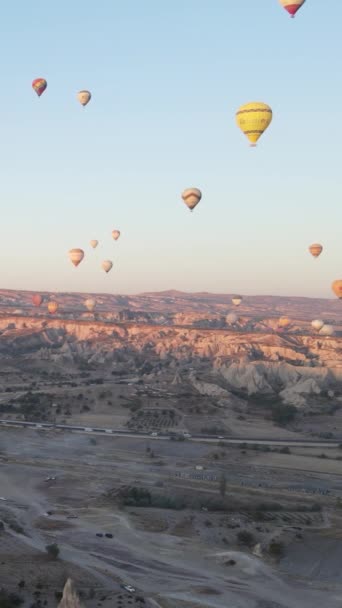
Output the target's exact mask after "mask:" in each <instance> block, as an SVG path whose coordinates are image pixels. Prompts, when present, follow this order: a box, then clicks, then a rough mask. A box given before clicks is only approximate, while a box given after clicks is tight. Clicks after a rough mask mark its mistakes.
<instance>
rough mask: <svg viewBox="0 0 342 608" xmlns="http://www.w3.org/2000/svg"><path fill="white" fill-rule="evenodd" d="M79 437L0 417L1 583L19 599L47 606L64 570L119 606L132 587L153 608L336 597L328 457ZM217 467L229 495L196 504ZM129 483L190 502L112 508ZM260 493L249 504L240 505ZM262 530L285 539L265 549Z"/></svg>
mask: <svg viewBox="0 0 342 608" xmlns="http://www.w3.org/2000/svg"><path fill="white" fill-rule="evenodd" d="M90 439H91V438H89V436H87V435H84V434H71V433H57V432H44V431H34V430H19V429H5V428H2V429H0V453H1V455H0V497H1V498H5V500H1V501H0V521H2V522H3V524H4V529H3V530H2V531H1V530H0V566H1V567H0V586H3V587H5V588H6V589H8V590H11V591H13V590H16V592H17V593H19V595H21V596H22V597H23V599H24V600H25V604H26V605H27V606H31V605H32V603H33V602H34V601H35V600H36V599H37V598H40V599H41V601H42V603H43V604H44V602H46V604H45V605H46V606H51V607H52V606H55V605H56V603H57V596H58V593H59V592H60V591H61V590H62V588H63V584H64V582H65V580H66V578H67V577H68V576H71V577H72V578H73V579H74V580H75V582H76V586H77V587H78V588H79V589H81V591H82V594H83V600H84V602H85V604H86V606H89V608H93V607H95V606H104V608H106V606H107V605H108V608H109V606H113V605H114V606H118V608H120V607H121V608H128V607H130V606H131V605H132V606H139V605H140V604H142V605H143V603H142V599H143V602H144V603H145V604H147V605H151V606H153V605H154V606H156V605H159V606H162V607H163V606H165V608H167V607H170V608H171V607H172V608H173V606H176V605H177V606H178V605H184V606H189V608H190V607H193V606H195V605H198V606H202V607H203V606H208V607H211V606H213V607H215V608H220V607H221V606H222V608H223V607H224V608H226V607H227V605H232V606H234V607H237V608H259V607H261V606H267V607H268V606H277V608H278V607H279V608H298V606H300V607H301V608H315V607H316V606H317V607H318V606H319V607H320V606H321V605H325V606H328V605H329V608H330V606H331V608H338V607H340V605H341V601H342V586H341V579H340V575H339V573H340V563H341V555H342V533H341V531H342V525H341V521H340V516H339V513H340V511H339V507H338V506H337V505H338V500H339V498H340V496H342V470H341V469H342V467H340V469H339V470H338V469H336V470H335V468H334V470H331V472H329V469H326V467H327V465H328V464H329V462H332V463H336V464H339V463H338V461H335V460H332V461H326V460H323V459H320V458H317V456H316V455H315V454H312V455H311V456H307V455H304V456H303V455H302V454H301V453H300V450H299V452H298V453H297V454H290V455H288V454H278V453H271V454H270V453H259V452H256V451H254V450H247V451H245V453H242V452H243V451H244V450H241V449H239V448H238V447H230V448H226V449H223V448H219V447H215V446H208V445H205V444H201V443H186V442H185V443H183V444H182V449H181V451H180V449H179V444H177V442H172V441H161V440H158V439H157V440H153V441H152V440H151V441H146V440H144V439H134V438H123V437H122V438H119V437H116V438H115V437H105V436H102V437H96V440H95V443H94V441H91V440H90ZM151 451H153V457H151ZM215 455H217V456H218V457H217V458H216V456H215ZM331 455H332V456H334V457H335V453H334V454H333V453H332V454H331ZM308 460H309V461H310V462H311V466H310V467H309V466H308ZM198 463H201V466H202V467H203V468H202V469H200V470H199V469H196V466H199V465H198ZM282 465H285V466H282ZM222 473H224V474H225V476H226V487H225V495H226V498H227V504H228V505H229V504H230V507H227V509H225V510H223V511H217V510H215V509H214V510H212V509H211V508H209V509H208V510H207V508H203V507H201V506H200V505H199V503H198V500H199V499H201V500H209V501H210V500H218V499H220V479H221V478H222ZM323 473H324V474H323ZM48 477H56V479H50V480H48V481H47V478H48ZM322 478H324V479H323V481H322ZM133 486H134V487H140V488H144V489H145V490H148V491H150V492H152V493H157V494H158V495H161V496H165V495H168V496H170V497H187V498H189V499H191V501H193V502H191V504H193V506H192V507H185V508H179V509H174V508H151V507H145V508H141V507H137V506H123V505H122V504H121V503H119V502H118V501H117V500H116V499H115V496H116V493H117V492H118V491H119V490H121V489H122V488H123V487H133ZM304 490H305V491H304ZM326 490H329V492H328V493H324V492H325V491H326ZM235 502H236V504H239V508H238V509H236V510H235V509H234V507H233V504H235ZM260 503H263V505H264V506H263V507H262V509H261V514H260V513H259V514H258V516H256V515H255V511H253V512H251V510H250V505H251V504H255V505H256V504H260ZM275 503H277V504H280V505H281V510H278V507H277V506H274V505H275ZM201 504H202V503H201ZM314 504H315V505H316V507H313V505H314ZM317 504H318V505H319V506H318V508H317ZM341 513H342V511H341ZM241 531H243V532H249V533H250V534H252V535H253V543H252V544H251V545H250V547H248V546H246V545H242V544H241V543H240V541H239V540H238V537H237V534H238V533H239V532H241ZM329 533H330V535H329ZM106 534H107V536H106ZM272 541H273V542H274V541H277V542H278V541H279V542H281V543H283V545H284V554H282V555H281V556H280V557H279V558H277V559H276V558H275V557H274V556H272V555H270V553H269V550H268V547H269V545H270V543H272ZM51 543H56V544H57V545H58V547H59V549H60V555H59V557H58V559H57V560H54V559H52V558H50V557H49V556H48V555H47V552H46V546H47V545H48V544H51ZM327 552H329V555H330V560H331V563H330V567H329V569H327V567H326V554H327ZM310 555H311V556H313V555H314V556H315V557H314V563H315V570H314V571H315V578H314V582H313V581H312V580H310V579H311V575H310V572H311V570H310V567H309V566H308V559H309V556H310ZM312 559H313V558H312ZM305 564H306V565H305ZM304 565H305V567H304ZM22 581H24V585H23V583H22ZM122 584H130V585H133V586H134V587H135V589H136V591H135V592H134V593H131V594H129V593H127V592H126V591H124V590H123V589H122V587H121V585H122ZM38 592H39V595H37V593H38ZM120 596H121V597H120ZM130 596H131V597H130ZM262 602H264V603H262ZM272 602H273V604H272Z"/></svg>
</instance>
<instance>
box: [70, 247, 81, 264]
mask: <svg viewBox="0 0 342 608" xmlns="http://www.w3.org/2000/svg"><path fill="white" fill-rule="evenodd" d="M83 258H84V251H83V249H78V248H76V249H70V251H69V259H70V262H72V264H73V265H74V266H76V267H77V266H78V265H79V264H80V263H81V262H82V260H83Z"/></svg>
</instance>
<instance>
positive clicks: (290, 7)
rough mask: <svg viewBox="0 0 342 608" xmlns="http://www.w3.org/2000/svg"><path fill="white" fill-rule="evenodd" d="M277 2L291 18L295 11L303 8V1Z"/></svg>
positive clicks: (286, 0) (287, 0)
mask: <svg viewBox="0 0 342 608" xmlns="http://www.w3.org/2000/svg"><path fill="white" fill-rule="evenodd" d="M279 2H280V4H281V5H282V7H283V8H284V9H285V10H286V11H287V12H288V13H289V15H290V16H291V17H292V18H293V17H294V16H295V14H296V13H297V11H299V9H300V8H301V7H302V6H303V4H304V2H305V0H279Z"/></svg>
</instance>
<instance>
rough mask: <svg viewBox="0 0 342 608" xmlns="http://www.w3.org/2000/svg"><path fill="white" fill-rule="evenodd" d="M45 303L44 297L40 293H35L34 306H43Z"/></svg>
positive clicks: (33, 297)
mask: <svg viewBox="0 0 342 608" xmlns="http://www.w3.org/2000/svg"><path fill="white" fill-rule="evenodd" d="M43 302H44V298H43V296H41V295H40V294H39V293H35V294H34V295H33V296H32V303H33V304H34V306H37V307H38V306H41V305H42V304H43Z"/></svg>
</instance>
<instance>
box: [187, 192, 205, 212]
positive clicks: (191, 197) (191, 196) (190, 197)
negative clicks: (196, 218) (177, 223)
mask: <svg viewBox="0 0 342 608" xmlns="http://www.w3.org/2000/svg"><path fill="white" fill-rule="evenodd" d="M201 198H202V192H201V191H200V190H199V189H198V188H187V189H186V190H184V191H183V192H182V199H183V201H184V203H185V204H186V206H187V207H188V208H189V209H190V211H193V210H194V209H195V207H196V205H198V203H199V202H200V200H201Z"/></svg>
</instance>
